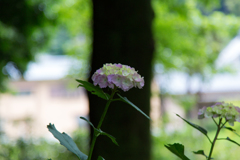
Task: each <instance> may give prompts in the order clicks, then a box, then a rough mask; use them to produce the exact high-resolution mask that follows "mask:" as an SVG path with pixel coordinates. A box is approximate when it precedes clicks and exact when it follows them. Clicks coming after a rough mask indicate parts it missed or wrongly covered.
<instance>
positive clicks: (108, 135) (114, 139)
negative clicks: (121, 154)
mask: <svg viewBox="0 0 240 160" xmlns="http://www.w3.org/2000/svg"><path fill="white" fill-rule="evenodd" d="M101 135H104V136H107V137H108V138H110V139H111V140H112V142H113V143H114V144H116V145H117V146H118V143H117V141H116V138H115V137H113V136H112V135H110V134H108V133H106V132H103V131H101Z"/></svg>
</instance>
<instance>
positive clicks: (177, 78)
mask: <svg viewBox="0 0 240 160" xmlns="http://www.w3.org/2000/svg"><path fill="white" fill-rule="evenodd" d="M145 1H148V0H145ZM95 3H96V2H95V1H94V0H93V1H90V0H56V1H48V0H0V68H1V73H0V92H1V93H0V160H28V159H29V160H30V159H31V160H35V159H36V160H42V159H47V158H52V159H53V160H54V159H58V160H61V159H67V158H71V159H76V157H75V155H73V154H72V153H70V152H68V151H67V150H66V149H65V148H64V147H63V146H61V145H60V144H59V143H58V141H57V140H56V139H54V137H53V136H52V134H51V133H50V132H48V130H47V128H46V125H48V124H49V123H54V124H55V126H56V128H57V129H58V130H59V131H60V132H66V133H67V134H69V135H71V136H72V137H73V139H74V140H75V142H76V143H77V144H78V146H79V148H80V149H81V150H82V151H83V152H84V153H88V144H89V141H90V138H89V137H90V136H89V134H90V129H89V126H88V125H87V124H86V123H85V122H83V121H81V120H80V119H79V117H80V116H84V117H87V118H89V101H88V95H87V93H86V91H85V90H84V89H83V88H77V85H78V84H77V83H76V82H75V79H84V80H87V79H88V78H89V77H90V76H91V75H90V72H93V70H92V69H93V68H94V67H93V66H92V63H91V62H92V57H93V56H94V54H95V55H96V53H95V52H94V44H95V43H97V42H95V41H94V36H95V35H96V34H94V33H96V28H94V27H93V25H94V23H95V22H96V19H94V18H93V17H95V16H94V15H95V14H100V13H101V11H98V12H97V13H96V11H95V8H97V7H98V5H95ZM129 3H130V2H129ZM149 3H150V4H151V5H150V6H149V7H150V8H151V10H153V14H152V16H153V17H154V18H153V19H152V20H151V18H150V20H149V24H150V25H151V32H152V38H153V40H154V51H153V57H152V58H151V63H149V64H148V65H149V66H150V68H151V71H152V75H151V81H149V84H150V94H149V95H150V97H148V99H149V102H150V107H149V108H148V109H147V113H148V112H149V114H150V116H151V118H152V121H151V124H150V128H149V130H150V132H149V133H150V134H149V136H150V142H149V144H150V145H151V147H148V152H149V154H150V158H149V160H150V159H151V160H160V159H167V160H168V159H171V160H174V159H176V160H177V159H178V158H176V157H175V156H174V155H172V154H171V153H170V152H169V151H168V150H167V149H165V148H164V144H168V143H174V142H179V143H183V144H184V145H185V153H186V155H187V156H188V157H189V158H191V159H199V160H200V159H204V157H201V156H198V155H194V154H193V153H192V151H197V150H200V149H203V148H204V149H205V152H206V153H208V150H209V148H210V145H209V144H208V140H207V139H205V137H204V136H202V135H201V134H200V132H198V131H195V130H193V129H192V128H191V127H190V126H188V125H187V124H185V123H184V122H182V121H181V120H180V119H179V118H178V117H177V116H176V115H175V114H176V113H177V114H179V115H181V116H183V117H185V118H187V119H189V120H192V121H193V122H195V123H197V124H200V125H204V126H205V127H206V128H207V129H208V131H209V135H210V137H213V136H214V134H215V132H214V131H215V128H214V124H213V123H211V120H210V119H209V120H201V121H199V120H197V112H198V109H199V108H201V107H203V106H211V105H212V104H214V103H215V102H217V101H225V102H231V103H233V104H235V105H236V106H240V30H239V29H240V17H239V16H240V1H238V0H213V1H211V2H209V1H207V0H205V1H198V0H170V1H169V0H151V1H149ZM102 4H108V5H107V7H108V8H111V3H110V2H108V1H103V2H102ZM127 4H128V3H126V4H124V5H126V8H127ZM134 5H136V7H139V6H138V1H136V2H134ZM139 5H140V4H139ZM123 7H125V6H123ZM123 10H124V9H123ZM102 12H103V11H102ZM141 13H142V15H140V16H142V17H146V16H145V15H144V13H145V12H144V11H143V12H141ZM119 14H121V13H119ZM109 16H111V15H109ZM96 17H97V16H96ZM120 20H121V19H120ZM120 20H119V21H120ZM96 23H97V22H96ZM144 23H145V22H144ZM146 23H147V22H146ZM139 26H140V25H139ZM125 27H126V28H128V27H129V28H130V27H131V26H125ZM100 29H101V28H99V30H100ZM106 30H107V29H106ZM113 42H114V45H115V46H116V48H117V47H119V46H118V45H116V44H117V43H118V42H119V41H118V39H116V41H113ZM106 43H108V42H106ZM139 48H141V46H139ZM104 56H106V55H104ZM120 56H121V55H120ZM129 56H131V55H129ZM103 58H104V57H103ZM144 58H145V57H144V55H141V54H139V55H138V57H135V59H144ZM112 63H114V62H112ZM102 64H103V63H102ZM145 65H146V64H145ZM99 67H101V66H99ZM133 67H135V66H133ZM135 68H136V70H138V68H137V67H135ZM139 73H140V74H141V75H142V76H145V75H143V74H142V73H141V70H139ZM147 83H148V82H147ZM140 108H141V107H140ZM146 123H148V122H146ZM140 125H141V124H140ZM146 125H148V124H146ZM234 128H235V129H240V126H239V125H238V124H237V123H235V127H234ZM119 134H120V136H121V133H119ZM221 136H222V137H227V136H229V137H230V138H233V139H234V138H235V140H236V141H237V142H240V138H239V137H237V136H236V135H233V134H231V133H230V132H227V131H223V133H222V135H221ZM130 143H131V142H130ZM120 146H121V145H120ZM114 149H116V150H118V149H121V147H118V148H114ZM143 149H145V148H144V147H143ZM215 149H216V150H215V151H214V152H215V155H214V158H215V159H218V160H225V159H226V158H228V159H238V156H237V154H234V153H236V151H239V148H238V146H237V145H235V144H232V143H229V142H223V141H220V142H218V143H217V145H216V148H215ZM224 152H225V153H228V154H224ZM126 159H131V158H126ZM115 160H116V159H115ZM131 160H133V159H131Z"/></svg>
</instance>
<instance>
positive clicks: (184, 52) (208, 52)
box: [153, 0, 240, 79]
mask: <svg viewBox="0 0 240 160" xmlns="http://www.w3.org/2000/svg"><path fill="white" fill-rule="evenodd" d="M197 5H198V1H197V0H186V1H177V0H172V1H164V0H163V1H159V0H153V8H154V11H155V21H154V27H153V30H154V35H155V43H156V58H155V62H156V63H160V64H162V66H163V68H164V71H169V70H171V69H174V70H178V71H182V72H185V73H187V74H188V75H189V76H192V75H194V74H198V75H200V76H201V78H202V79H207V78H209V76H211V75H212V74H214V73H216V72H217V70H216V68H215V63H214V62H215V60H216V58H217V56H218V54H219V52H220V51H221V50H222V49H223V48H224V47H225V46H226V44H227V43H228V42H229V41H230V40H231V38H233V37H234V36H236V34H237V31H238V29H239V27H240V25H239V17H236V16H234V15H225V14H224V13H222V12H217V11H215V12H212V14H210V15H203V13H202V12H201V10H200V9H199V8H198V6H197Z"/></svg>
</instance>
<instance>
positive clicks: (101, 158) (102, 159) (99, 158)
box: [97, 156, 105, 160]
mask: <svg viewBox="0 0 240 160" xmlns="http://www.w3.org/2000/svg"><path fill="white" fill-rule="evenodd" d="M97 160H105V159H104V158H103V157H101V156H99V157H98V159H97Z"/></svg>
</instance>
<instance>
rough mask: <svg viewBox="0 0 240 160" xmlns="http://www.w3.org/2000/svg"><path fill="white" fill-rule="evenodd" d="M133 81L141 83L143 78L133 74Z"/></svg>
mask: <svg viewBox="0 0 240 160" xmlns="http://www.w3.org/2000/svg"><path fill="white" fill-rule="evenodd" d="M133 80H134V81H136V82H141V81H142V80H143V78H141V76H140V75H139V74H137V73H134V75H133Z"/></svg>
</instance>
